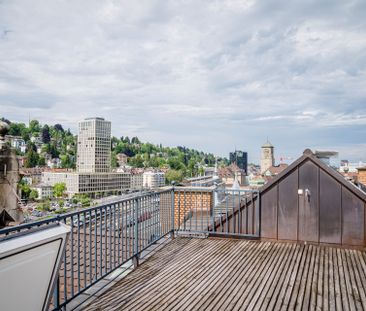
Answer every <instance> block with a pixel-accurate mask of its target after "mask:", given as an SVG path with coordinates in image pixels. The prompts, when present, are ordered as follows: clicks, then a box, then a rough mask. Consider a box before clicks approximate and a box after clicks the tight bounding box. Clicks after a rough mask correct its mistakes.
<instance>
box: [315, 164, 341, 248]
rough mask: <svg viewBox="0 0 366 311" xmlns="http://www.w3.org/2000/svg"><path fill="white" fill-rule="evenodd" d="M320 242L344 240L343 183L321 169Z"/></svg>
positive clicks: (339, 241)
mask: <svg viewBox="0 0 366 311" xmlns="http://www.w3.org/2000/svg"><path fill="white" fill-rule="evenodd" d="M319 177H320V179H319V181H320V196H319V203H320V218H319V221H320V232H319V235H320V239H319V240H320V242H322V243H337V244H341V242H342V231H341V230H342V224H341V221H342V216H341V203H342V194H341V192H342V189H341V184H340V183H339V182H338V181H337V180H335V179H334V178H333V177H331V176H330V175H328V174H327V173H325V172H324V171H323V170H320V176H319Z"/></svg>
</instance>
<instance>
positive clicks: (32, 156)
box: [24, 148, 39, 168]
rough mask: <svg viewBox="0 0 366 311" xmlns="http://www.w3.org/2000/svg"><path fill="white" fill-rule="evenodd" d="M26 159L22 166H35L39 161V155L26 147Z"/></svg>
mask: <svg viewBox="0 0 366 311" xmlns="http://www.w3.org/2000/svg"><path fill="white" fill-rule="evenodd" d="M25 156H26V160H25V163H24V166H25V167H27V168H29V167H36V166H37V165H38V161H39V155H38V153H37V152H36V151H34V149H33V148H28V151H27V153H26V154H25Z"/></svg>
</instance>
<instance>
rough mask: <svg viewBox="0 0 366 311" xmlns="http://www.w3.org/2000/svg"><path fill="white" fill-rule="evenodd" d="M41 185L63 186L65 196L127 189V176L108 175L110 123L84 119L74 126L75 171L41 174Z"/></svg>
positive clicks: (109, 170)
mask: <svg viewBox="0 0 366 311" xmlns="http://www.w3.org/2000/svg"><path fill="white" fill-rule="evenodd" d="M42 182H44V183H47V184H50V185H54V184H55V183H60V182H63V183H65V184H66V192H67V193H69V194H76V193H88V194H95V193H100V194H108V193H118V192H123V191H125V190H127V189H129V188H130V185H131V174H130V173H127V172H117V173H114V172H111V122H110V121H106V120H104V119H103V118H87V119H85V120H83V121H80V122H79V123H78V144H77V171H76V172H44V173H43V174H42Z"/></svg>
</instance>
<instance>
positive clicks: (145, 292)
mask: <svg viewBox="0 0 366 311" xmlns="http://www.w3.org/2000/svg"><path fill="white" fill-rule="evenodd" d="M365 258H366V255H365V253H364V252H363V251H359V250H351V249H341V248H334V247H327V246H315V245H300V244H294V243H278V242H258V241H246V240H233V239H214V238H208V239H191V238H177V239H175V240H173V241H171V242H170V243H168V244H167V245H166V246H165V247H163V248H162V249H161V250H159V251H158V252H156V253H155V254H154V255H153V256H152V257H150V258H149V259H148V260H147V261H146V262H144V263H143V264H141V266H139V267H138V268H137V269H136V270H134V271H133V272H132V273H130V274H129V275H128V276H126V277H125V278H123V279H122V280H120V281H119V282H117V283H116V284H115V285H114V286H113V287H111V288H109V289H108V290H107V291H106V292H105V293H104V294H103V295H101V296H100V297H99V298H97V299H95V300H93V301H92V302H91V303H90V304H89V305H88V306H85V305H84V306H82V307H81V308H80V309H79V310H85V311H97V310H106V311H107V310H108V311H112V310H287V309H288V310H295V309H297V310H318V309H324V310H335V309H336V308H338V309H342V310H365V309H366V291H365V289H366V262H365Z"/></svg>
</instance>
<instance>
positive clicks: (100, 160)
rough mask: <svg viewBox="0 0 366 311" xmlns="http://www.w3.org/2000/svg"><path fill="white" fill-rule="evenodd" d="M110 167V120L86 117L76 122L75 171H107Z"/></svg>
mask: <svg viewBox="0 0 366 311" xmlns="http://www.w3.org/2000/svg"><path fill="white" fill-rule="evenodd" d="M110 167H111V122H110V121H105V120H104V119H103V118H87V119H85V120H83V121H80V122H79V124H78V144H77V171H78V172H79V173H107V172H109V171H110Z"/></svg>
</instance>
